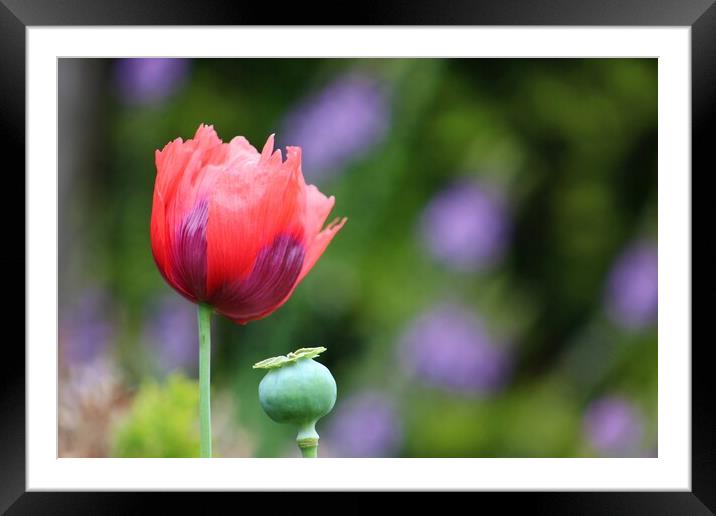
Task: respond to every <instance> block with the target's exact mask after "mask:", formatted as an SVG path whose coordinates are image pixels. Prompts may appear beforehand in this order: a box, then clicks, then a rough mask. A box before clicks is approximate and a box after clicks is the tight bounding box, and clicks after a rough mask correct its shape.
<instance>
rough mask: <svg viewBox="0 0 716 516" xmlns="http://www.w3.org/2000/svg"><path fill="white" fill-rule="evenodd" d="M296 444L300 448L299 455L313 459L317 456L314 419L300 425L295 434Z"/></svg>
mask: <svg viewBox="0 0 716 516" xmlns="http://www.w3.org/2000/svg"><path fill="white" fill-rule="evenodd" d="M296 444H298V448H299V449H300V450H301V455H303V457H304V458H305V459H315V458H316V457H318V432H316V421H311V422H310V423H307V424H305V425H302V426H300V427H299V429H298V435H296Z"/></svg>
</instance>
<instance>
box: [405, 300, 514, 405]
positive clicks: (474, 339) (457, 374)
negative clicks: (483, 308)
mask: <svg viewBox="0 0 716 516" xmlns="http://www.w3.org/2000/svg"><path fill="white" fill-rule="evenodd" d="M398 349H399V353H400V356H399V360H400V363H401V366H402V367H403V368H404V369H405V370H406V371H407V372H409V373H410V374H412V375H414V376H416V377H419V378H422V379H423V380H426V381H427V382H428V383H431V384H433V385H436V386H438V387H441V388H443V389H447V390H450V391H455V392H461V393H479V394H488V393H492V392H495V391H497V390H499V389H500V388H502V387H503V386H504V385H505V383H506V382H507V381H508V379H509V376H510V373H511V366H512V364H511V362H512V361H511V358H510V356H509V354H508V353H507V351H506V350H504V349H501V348H499V347H497V346H496V345H495V343H494V342H493V341H492V339H491V338H490V336H489V335H488V333H487V331H486V329H485V327H484V325H483V323H482V321H480V320H479V319H478V318H477V317H476V316H475V315H473V314H472V313H471V312H469V311H467V310H466V309H465V308H463V307H460V306H457V305H454V304H449V303H446V304H443V305H440V306H437V307H436V308H434V309H432V310H431V311H429V312H427V313H425V314H423V315H421V316H420V317H418V318H417V319H416V320H415V321H414V322H413V323H412V324H411V325H410V326H409V327H408V328H407V329H406V331H405V333H404V334H403V336H402V337H401V340H400V345H399V348H398Z"/></svg>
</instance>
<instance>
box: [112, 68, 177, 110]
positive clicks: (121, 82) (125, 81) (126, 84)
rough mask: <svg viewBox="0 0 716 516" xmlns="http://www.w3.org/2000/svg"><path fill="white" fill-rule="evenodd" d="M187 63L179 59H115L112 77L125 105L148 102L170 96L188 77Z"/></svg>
mask: <svg viewBox="0 0 716 516" xmlns="http://www.w3.org/2000/svg"><path fill="white" fill-rule="evenodd" d="M189 65H190V62H189V60H188V59H180V58H128V59H118V60H117V62H116V64H115V78H116V81H117V86H118V89H119V93H120V95H121V97H122V99H123V100H124V101H125V102H127V103H128V104H151V103H155V102H159V101H162V100H164V99H165V98H167V97H169V96H170V95H171V94H172V93H174V92H175V91H177V90H178V89H179V88H180V87H181V86H182V85H183V84H184V81H185V80H186V78H187V75H188V73H189Z"/></svg>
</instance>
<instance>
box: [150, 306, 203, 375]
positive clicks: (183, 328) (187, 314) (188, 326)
mask: <svg viewBox="0 0 716 516" xmlns="http://www.w3.org/2000/svg"><path fill="white" fill-rule="evenodd" d="M196 324H197V323H196V311H195V310H194V305H193V304H191V303H189V302H188V301H185V300H184V299H182V298H180V297H179V296H166V297H164V298H162V299H161V300H160V301H159V303H158V304H157V305H156V306H155V308H154V309H153V310H151V311H150V315H149V318H148V319H147V321H146V323H145V326H144V330H143V337H144V338H143V340H144V342H146V343H147V344H148V345H149V346H150V355H151V356H150V360H151V362H152V364H153V365H154V366H155V367H156V368H157V369H158V370H159V371H160V372H161V373H162V374H166V373H170V372H171V371H174V370H176V369H183V370H186V371H194V370H195V369H196V367H197V362H198V354H199V347H198V346H199V345H198V342H197V337H196V331H197V330H196Z"/></svg>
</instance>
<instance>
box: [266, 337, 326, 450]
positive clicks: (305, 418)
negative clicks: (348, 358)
mask: <svg viewBox="0 0 716 516" xmlns="http://www.w3.org/2000/svg"><path fill="white" fill-rule="evenodd" d="M325 350H326V348H323V347H320V348H302V349H299V350H297V351H294V352H293V353H289V354H288V355H286V356H278V357H273V358H268V359H266V360H262V361H261V362H259V363H257V364H255V365H254V369H268V373H266V376H264V377H263V379H262V380H261V383H260V384H259V402H260V403H261V407H262V408H263V409H264V411H265V412H266V414H268V416H269V417H270V418H271V419H273V420H274V421H276V422H277V423H291V424H294V425H296V426H297V428H298V435H297V437H296V442H297V443H298V446H299V448H300V449H301V452H302V453H303V455H304V457H315V456H316V453H317V449H318V433H317V432H316V422H317V421H318V420H319V419H320V418H322V417H323V416H325V415H326V414H328V413H329V412H330V411H331V409H333V405H335V403H336V394H337V387H336V381H335V379H334V378H333V375H332V374H331V372H330V371H329V370H328V368H327V367H326V366H324V365H323V364H320V363H318V362H316V361H314V360H313V359H314V358H315V357H317V356H318V355H319V354H321V353H322V352H323V351H325Z"/></svg>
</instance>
